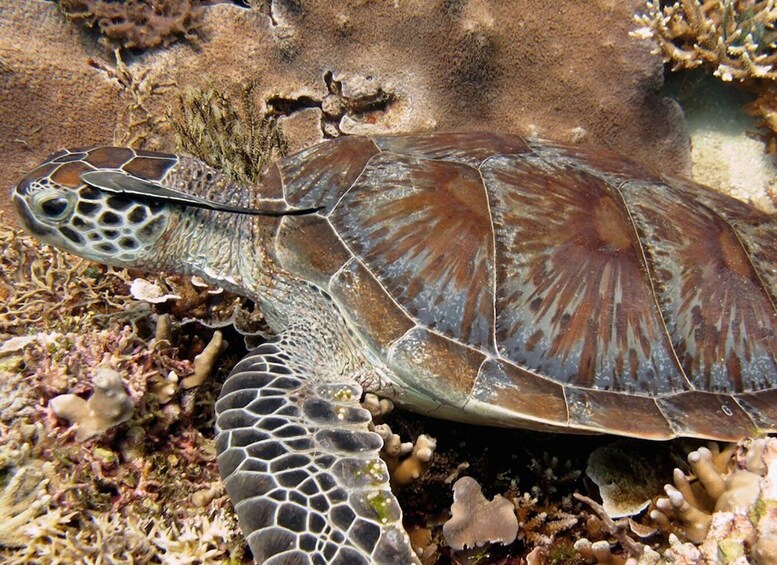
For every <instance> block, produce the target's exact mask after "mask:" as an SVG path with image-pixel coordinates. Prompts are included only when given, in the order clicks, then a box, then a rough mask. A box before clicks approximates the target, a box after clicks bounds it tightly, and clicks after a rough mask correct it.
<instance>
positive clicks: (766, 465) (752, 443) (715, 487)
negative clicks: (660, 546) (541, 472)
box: [576, 438, 777, 565]
mask: <svg viewBox="0 0 777 565" xmlns="http://www.w3.org/2000/svg"><path fill="white" fill-rule="evenodd" d="M688 462H689V465H690V469H691V474H690V475H687V474H686V473H683V472H682V471H680V470H678V469H676V470H675V474H674V483H675V484H674V485H667V486H666V492H667V497H666V498H661V499H659V500H658V501H657V502H656V505H655V506H656V508H655V509H654V510H653V511H651V512H650V514H649V515H650V518H651V519H652V520H653V522H654V524H655V525H656V526H657V528H658V529H660V530H662V531H664V532H666V533H669V536H668V538H669V547H668V548H665V549H664V550H663V551H661V552H660V553H659V552H657V551H655V550H653V549H652V548H650V547H649V546H648V545H644V544H642V543H640V542H639V541H636V540H635V539H634V536H636V537H646V536H649V535H652V534H653V533H655V530H651V529H650V528H647V527H646V526H644V525H641V524H638V523H636V522H634V521H633V520H631V519H629V518H621V519H619V520H617V521H613V520H612V519H611V518H610V517H609V516H608V515H607V513H606V512H605V510H604V508H603V507H602V506H601V505H599V504H598V503H596V502H594V501H593V500H591V499H589V498H586V497H582V496H579V495H576V496H577V497H578V498H579V499H580V500H583V501H585V502H586V503H587V504H588V505H589V506H590V507H591V508H593V510H594V513H595V515H596V516H595V517H592V518H594V519H595V521H596V522H598V524H599V529H600V530H602V531H603V532H604V533H606V534H607V535H608V536H609V537H610V538H615V540H616V541H617V542H619V543H620V546H621V548H622V550H623V551H624V552H625V554H626V555H625V557H629V556H630V557H632V558H634V559H637V558H639V562H640V563H646V564H647V563H694V564H695V563H730V564H734V563H737V564H740V563H741V564H745V563H751V562H752V563H757V564H759V565H772V564H774V563H775V562H777V561H775V556H776V555H777V553H775V551H774V548H775V547H777V536H776V535H775V534H776V530H777V528H776V527H775V523H777V521H776V519H777V489H775V488H774V486H773V485H774V482H773V481H774V477H777V470H775V469H777V439H774V438H763V439H755V440H752V439H747V440H743V441H742V442H740V443H739V444H738V445H737V446H736V447H734V446H732V447H730V448H727V449H725V450H722V451H721V450H719V449H718V448H717V446H716V445H714V444H710V447H709V448H707V447H702V448H699V449H697V450H695V451H692V452H691V453H690V454H689V456H688ZM590 522H591V519H589V531H594V530H596V529H597V528H595V527H593V526H592V525H591V523H590ZM608 545H609V544H608ZM576 547H577V548H578V550H579V551H580V553H581V554H582V555H583V556H585V557H586V559H587V560H588V561H589V562H595V563H617V562H619V561H620V562H622V561H623V560H624V559H625V557H620V556H616V555H612V556H610V557H608V556H607V552H606V551H605V545H604V544H601V543H600V544H599V545H597V544H596V542H590V541H588V540H585V541H581V542H579V543H578V544H576ZM595 549H596V550H597V551H594V550H595Z"/></svg>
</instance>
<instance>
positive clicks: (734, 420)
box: [657, 390, 758, 441]
mask: <svg viewBox="0 0 777 565" xmlns="http://www.w3.org/2000/svg"><path fill="white" fill-rule="evenodd" d="M657 402H658V406H659V407H660V408H661V412H663V414H664V416H665V417H666V419H667V420H668V421H669V423H670V424H671V426H672V428H673V429H674V431H675V435H677V436H695V437H702V438H710V439H728V440H730V441H737V440H738V439H740V438H741V437H742V436H743V435H751V434H754V433H756V432H757V431H758V426H757V425H756V423H755V422H754V421H753V420H752V419H751V418H750V417H749V416H748V415H747V413H746V412H745V411H744V410H743V409H742V407H741V406H740V405H739V404H738V403H737V402H736V400H735V399H734V397H732V396H731V395H728V394H714V393H711V392H704V391H700V390H695V391H689V392H684V393H680V394H675V395H672V396H668V397H666V398H659V399H658V400H657Z"/></svg>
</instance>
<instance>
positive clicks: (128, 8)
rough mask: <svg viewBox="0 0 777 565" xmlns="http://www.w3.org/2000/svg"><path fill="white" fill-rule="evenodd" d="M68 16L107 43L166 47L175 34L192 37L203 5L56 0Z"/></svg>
mask: <svg viewBox="0 0 777 565" xmlns="http://www.w3.org/2000/svg"><path fill="white" fill-rule="evenodd" d="M59 6H60V8H61V9H62V12H63V13H64V14H65V16H67V18H68V19H69V20H72V21H75V22H78V23H79V24H81V25H83V26H84V27H87V28H94V29H97V30H98V31H99V33H100V34H101V36H102V37H101V38H100V43H102V44H103V45H105V46H107V47H115V46H119V47H124V48H127V49H148V48H151V47H158V46H160V45H163V46H165V47H167V46H168V45H170V44H171V43H172V42H174V41H176V40H178V39H179V38H184V39H189V40H193V39H196V37H197V35H196V31H197V30H198V28H199V27H200V25H201V18H202V13H203V8H202V6H200V2H199V0H155V1H154V2H149V1H147V0H122V1H118V0H59Z"/></svg>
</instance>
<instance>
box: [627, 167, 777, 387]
mask: <svg viewBox="0 0 777 565" xmlns="http://www.w3.org/2000/svg"><path fill="white" fill-rule="evenodd" d="M623 195H624V198H625V199H626V201H627V203H628V204H629V207H630V210H631V213H632V217H633V218H634V220H635V222H636V223H637V226H638V227H639V229H640V232H641V234H642V238H643V240H644V241H645V253H646V255H647V256H648V258H649V261H648V265H649V268H650V270H651V274H652V279H653V286H654V289H655V292H656V296H657V298H658V300H659V304H660V306H661V310H662V312H663V317H664V320H665V321H666V326H667V329H668V331H669V334H670V336H671V339H672V342H673V345H674V348H675V351H676V352H677V356H678V359H679V361H680V363H681V365H682V366H683V369H684V371H685V373H686V374H687V375H688V378H689V380H690V381H691V384H692V385H693V387H694V388H696V389H698V390H705V391H715V392H730V393H733V392H743V391H753V390H760V389H764V388H772V387H775V386H777V313H776V312H775V309H774V304H773V302H772V299H771V297H770V295H769V293H768V292H767V290H766V288H764V285H763V283H762V279H761V277H760V276H759V274H758V273H757V272H756V270H755V268H754V266H753V264H752V262H751V260H750V256H749V254H748V252H747V249H746V248H745V247H744V246H743V243H742V238H740V236H739V234H737V233H736V231H735V229H734V227H733V226H732V225H731V224H730V223H729V222H728V221H727V220H726V219H724V217H723V216H721V215H720V214H719V213H718V212H717V209H712V208H710V207H708V206H705V205H703V204H700V203H699V202H697V201H695V200H692V199H690V198H688V197H687V196H685V195H684V194H683V193H682V192H680V191H678V190H676V189H675V188H674V187H673V186H668V185H664V184H662V183H642V182H632V183H626V184H625V185H624V186H623ZM710 204H716V202H713V201H710ZM718 204H723V205H725V204H726V202H725V200H723V199H718ZM753 216H755V214H754V215H753ZM750 239H753V240H757V239H758V238H750ZM772 253H773V252H772ZM774 260H775V261H777V257H775V259H774ZM771 264H772V265H774V264H775V263H774V261H773V262H772V263H771Z"/></svg>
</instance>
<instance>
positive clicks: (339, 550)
mask: <svg viewBox="0 0 777 565" xmlns="http://www.w3.org/2000/svg"><path fill="white" fill-rule="evenodd" d="M287 350H288V348H287V347H286V346H285V342H284V340H283V339H282V338H278V339H276V340H273V341H272V342H268V343H265V344H263V345H261V346H259V347H258V348H257V349H255V350H253V351H252V352H251V353H249V355H248V356H246V357H245V359H243V360H242V361H241V362H240V363H238V365H237V366H236V367H235V368H234V370H233V371H232V373H231V375H230V376H229V378H228V379H227V381H226V382H225V383H224V388H223V390H222V392H221V397H220V398H219V400H218V402H217V403H216V414H217V422H216V427H217V436H216V447H217V449H218V454H219V455H218V463H219V469H220V471H221V476H222V478H223V480H224V484H225V486H226V489H227V492H228V493H229V496H230V497H231V499H232V502H233V504H234V505H235V509H236V510H237V515H238V517H239V519H240V525H241V528H242V530H243V533H244V534H245V536H246V538H247V539H248V544H249V546H250V547H251V551H252V552H253V554H254V558H255V559H256V561H257V563H277V564H280V563H284V564H303V563H322V564H323V563H342V564H344V565H345V564H347V565H356V564H360V563H364V564H370V563H376V564H382V563H385V564H392V565H393V564H405V563H417V559H416V557H415V555H414V553H413V551H412V550H411V548H410V544H409V542H408V537H407V534H406V533H405V530H404V529H403V527H402V512H401V510H400V508H399V505H398V504H397V501H396V499H395V498H394V495H393V494H391V491H390V490H389V484H388V481H389V476H388V471H387V469H386V465H385V464H384V463H383V461H382V460H381V459H380V458H379V457H378V452H379V450H380V448H381V446H382V440H381V438H380V436H378V434H376V433H373V432H370V431H368V430H367V424H368V423H369V421H370V414H369V412H367V411H366V410H364V409H363V408H361V407H360V406H359V399H360V396H361V387H360V386H359V385H358V384H356V383H355V382H353V381H351V380H348V379H347V378H340V379H337V380H333V381H329V382H320V381H319V380H318V379H314V378H312V377H311V376H310V375H309V374H306V373H307V372H306V371H305V370H304V369H301V368H300V364H299V363H297V362H295V361H297V360H296V359H294V357H293V355H292V354H290V352H289V351H287ZM302 365H303V366H304V363H302Z"/></svg>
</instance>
